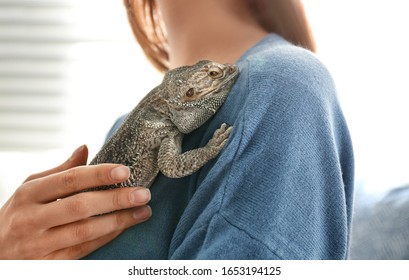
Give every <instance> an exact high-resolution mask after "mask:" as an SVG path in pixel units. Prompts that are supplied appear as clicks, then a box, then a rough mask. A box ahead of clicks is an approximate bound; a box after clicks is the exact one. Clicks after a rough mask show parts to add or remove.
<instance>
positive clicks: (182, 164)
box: [158, 124, 232, 178]
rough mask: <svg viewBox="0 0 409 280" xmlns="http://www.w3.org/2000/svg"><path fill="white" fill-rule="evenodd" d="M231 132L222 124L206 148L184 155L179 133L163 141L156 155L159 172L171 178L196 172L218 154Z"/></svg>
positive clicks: (229, 128)
mask: <svg viewBox="0 0 409 280" xmlns="http://www.w3.org/2000/svg"><path fill="white" fill-rule="evenodd" d="M231 130H232V127H228V126H227V125H226V124H222V125H221V127H220V128H219V129H217V130H216V131H215V132H214V134H213V137H212V139H210V140H209V142H208V143H207V144H206V146H204V147H201V148H198V149H194V150H190V151H187V152H185V153H181V150H182V148H181V147H182V138H183V135H182V134H181V133H179V134H177V135H175V136H173V137H168V138H165V139H163V141H162V143H161V146H160V149H159V154H158V165H159V170H160V171H161V172H162V173H163V174H164V175H165V176H167V177H171V178H180V177H184V176H188V175H190V174H192V173H194V172H196V171H197V170H199V169H200V168H201V167H202V166H203V165H205V164H206V163H207V162H208V161H209V160H211V159H212V158H214V157H216V156H217V155H218V154H219V153H220V151H221V150H222V149H223V147H224V145H225V144H226V142H227V138H228V137H229V135H230V132H231Z"/></svg>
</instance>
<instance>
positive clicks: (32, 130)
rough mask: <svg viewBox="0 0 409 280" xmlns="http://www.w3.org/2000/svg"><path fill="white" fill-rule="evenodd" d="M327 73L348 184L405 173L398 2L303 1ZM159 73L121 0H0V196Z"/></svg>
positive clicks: (377, 182)
mask: <svg viewBox="0 0 409 280" xmlns="http://www.w3.org/2000/svg"><path fill="white" fill-rule="evenodd" d="M304 4H305V8H306V10H307V14H308V16H309V19H310V22H311V25H312V27H313V30H314V34H315V37H316V41H317V45H318V56H319V58H320V59H321V60H322V61H323V62H324V63H325V64H326V65H327V67H328V68H329V69H330V71H331V73H332V74H333V77H334V79H335V82H336V85H337V88H338V92H339V99H340V102H341V105H342V107H343V110H344V113H345V116H346V118H347V121H348V124H349V127H350V130H351V134H352V137H353V142H354V149H355V155H356V182H357V187H358V189H359V191H365V192H366V193H368V194H371V195H373V196H377V195H382V194H383V193H384V192H386V191H388V190H389V189H392V188H395V187H399V186H402V185H405V184H407V183H408V182H409V164H408V159H409V130H408V124H407V122H408V120H409V110H408V107H409V104H408V101H409V97H408V96H409V83H408V70H407V67H408V65H409V55H408V50H409V40H408V39H407V30H406V29H407V26H409V17H407V15H406V13H407V11H408V9H407V7H406V6H407V1H400V0H389V1H385V0H372V1H370V0H358V1H353V0H344V1H340V0H338V1H336V0H304ZM160 81H161V75H160V74H159V73H158V72H157V71H156V70H155V69H154V68H153V67H152V66H151V65H150V64H149V63H148V62H147V60H146V59H145V57H144V56H143V54H142V52H141V50H140V49H139V46H138V45H137V43H136V42H135V41H134V38H133V35H132V33H131V30H130V28H129V26H128V22H127V17H126V13H125V9H124V8H123V5H122V0H0V205H2V204H3V203H4V202H5V200H6V199H7V198H8V197H9V196H10V195H11V194H12V193H13V191H14V190H15V188H17V187H18V186H19V185H20V184H21V182H22V181H23V180H24V179H25V178H26V177H27V176H28V175H30V174H32V173H35V172H39V171H42V170H45V169H48V168H50V167H53V166H55V165H58V164H59V163H61V162H63V161H64V160H65V159H66V158H68V157H69V156H70V155H71V153H72V151H74V149H75V148H76V147H77V146H80V145H82V144H87V145H88V147H89V150H90V158H92V156H93V155H94V154H95V153H96V152H97V151H98V150H99V148H100V147H101V145H102V143H103V141H104V138H105V136H106V133H107V132H108V130H109V128H110V127H111V126H112V124H113V123H114V122H115V120H116V119H117V118H118V117H119V116H121V115H123V114H125V113H126V112H128V111H130V110H131V109H132V108H133V107H134V106H135V105H136V104H137V103H138V101H139V100H140V99H141V98H142V97H143V96H144V95H145V94H146V93H147V92H148V91H149V90H150V89H152V88H153V87H154V86H156V85H157V84H158V83H160Z"/></svg>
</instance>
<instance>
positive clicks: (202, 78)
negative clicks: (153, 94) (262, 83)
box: [163, 60, 239, 133]
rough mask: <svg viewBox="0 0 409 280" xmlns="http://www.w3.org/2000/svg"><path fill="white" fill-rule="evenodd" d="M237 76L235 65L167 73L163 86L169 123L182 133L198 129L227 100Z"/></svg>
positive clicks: (207, 65)
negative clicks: (170, 121)
mask: <svg viewBox="0 0 409 280" xmlns="http://www.w3.org/2000/svg"><path fill="white" fill-rule="evenodd" d="M238 74H239V70H238V67H237V66H235V65H232V64H220V63H216V62H212V61H208V60H202V61H199V62H198V63H196V64H194V65H192V66H183V67H179V68H175V69H173V70H170V71H168V72H167V73H166V74H165V77H164V82H163V84H164V86H165V87H166V89H165V92H166V97H165V101H166V102H167V104H168V106H169V113H170V119H171V120H172V122H173V123H174V124H175V125H176V126H177V127H178V129H179V130H180V131H181V132H182V133H189V132H191V131H193V130H195V129H196V128H198V127H199V126H201V125H202V124H203V123H204V122H206V121H207V120H208V119H209V118H210V117H211V116H213V115H214V114H215V113H216V111H217V110H218V109H219V108H220V106H221V105H222V104H223V102H224V101H225V100H226V98H227V95H228V93H229V91H230V89H231V87H232V86H233V84H234V82H235V80H236V78H237V76H238Z"/></svg>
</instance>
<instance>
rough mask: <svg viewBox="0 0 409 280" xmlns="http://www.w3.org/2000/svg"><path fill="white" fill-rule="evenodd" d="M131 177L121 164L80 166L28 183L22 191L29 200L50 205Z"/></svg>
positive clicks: (127, 169) (126, 168)
mask: <svg viewBox="0 0 409 280" xmlns="http://www.w3.org/2000/svg"><path fill="white" fill-rule="evenodd" d="M129 176H130V171H129V168H128V167H126V166H123V165H119V164H100V165H90V166H78V167H74V168H71V169H68V170H65V171H62V172H59V173H55V174H51V175H49V176H46V177H42V178H38V179H34V180H32V181H30V182H27V183H26V184H25V189H24V190H22V191H26V192H28V193H27V194H26V196H25V197H26V198H28V199H30V198H31V199H32V200H34V201H35V202H37V203H48V202H52V201H55V200H57V199H59V198H64V197H67V196H70V195H72V194H75V193H78V192H81V191H83V190H86V189H89V188H93V187H98V186H105V185H112V184H116V183H120V182H123V181H125V180H127V179H128V178H129ZM30 192H31V194H30Z"/></svg>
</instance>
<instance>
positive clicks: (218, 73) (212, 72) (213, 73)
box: [207, 67, 223, 79]
mask: <svg viewBox="0 0 409 280" xmlns="http://www.w3.org/2000/svg"><path fill="white" fill-rule="evenodd" d="M207 73H208V74H209V76H210V77H212V78H213V79H218V78H221V77H222V76H223V71H222V70H221V69H220V68H219V67H213V68H210V69H209V71H208V72H207Z"/></svg>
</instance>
